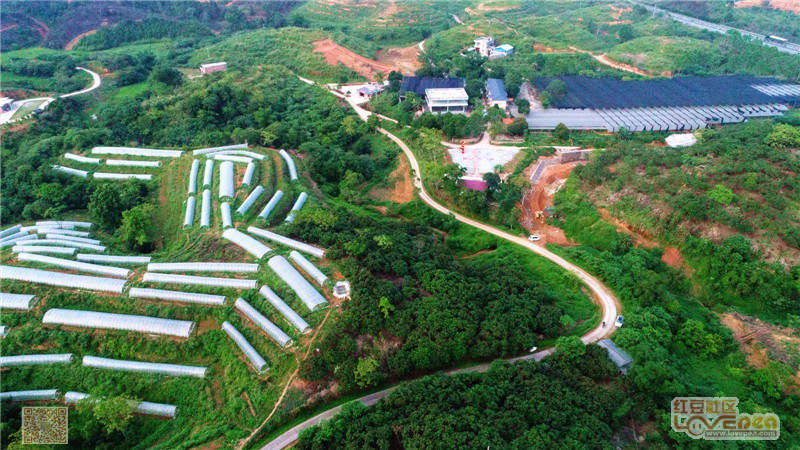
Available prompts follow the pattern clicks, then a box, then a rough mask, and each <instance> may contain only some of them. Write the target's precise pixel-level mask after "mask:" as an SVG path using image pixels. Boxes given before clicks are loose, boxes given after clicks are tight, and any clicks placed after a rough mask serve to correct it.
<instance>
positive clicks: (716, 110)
mask: <svg viewBox="0 0 800 450" xmlns="http://www.w3.org/2000/svg"><path fill="white" fill-rule="evenodd" d="M558 79H560V80H561V81H563V82H564V84H565V85H566V93H565V94H562V95H553V96H552V103H551V105H552V106H551V108H549V109H543V110H538V109H537V110H533V111H531V114H530V115H528V118H527V120H528V127H529V128H530V129H532V130H552V129H554V128H555V127H556V126H557V125H558V124H559V123H563V124H564V125H566V126H567V128H569V129H576V130H597V129H600V130H607V131H614V132H616V131H619V130H620V129H621V128H626V129H628V130H631V131H670V130H674V131H688V130H696V129H698V128H705V127H707V126H709V125H712V124H729V123H738V122H743V121H745V120H747V119H750V118H755V117H772V116H779V115H781V114H783V113H784V112H785V111H786V110H787V109H789V107H793V106H798V105H800V84H792V83H786V82H783V81H780V80H777V79H775V78H759V77H752V76H744V75H732V76H713V77H697V76H688V77H675V78H670V79H648V80H631V81H622V80H618V79H615V78H590V77H584V76H561V77H558ZM551 81H553V79H552V78H540V79H538V80H536V82H535V83H534V84H535V87H536V89H537V90H539V91H543V90H544V89H545V88H546V87H547V86H549V84H550V82H551Z"/></svg>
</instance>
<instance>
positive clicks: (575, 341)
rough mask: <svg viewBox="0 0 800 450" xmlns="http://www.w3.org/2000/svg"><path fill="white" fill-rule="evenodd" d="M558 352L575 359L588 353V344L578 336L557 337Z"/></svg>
mask: <svg viewBox="0 0 800 450" xmlns="http://www.w3.org/2000/svg"><path fill="white" fill-rule="evenodd" d="M556 353H559V354H561V355H565V356H566V357H567V358H569V359H572V360H575V359H578V358H580V357H581V356H583V354H584V353H586V345H585V344H584V343H583V341H581V338H579V337H578V336H561V337H560V338H558V339H556Z"/></svg>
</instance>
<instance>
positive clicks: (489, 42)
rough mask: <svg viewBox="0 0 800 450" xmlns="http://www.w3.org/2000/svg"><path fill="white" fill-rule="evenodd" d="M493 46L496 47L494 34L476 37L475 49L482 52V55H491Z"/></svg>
mask: <svg viewBox="0 0 800 450" xmlns="http://www.w3.org/2000/svg"><path fill="white" fill-rule="evenodd" d="M492 47H494V37H493V36H481V37H479V38H476V39H475V51H477V52H478V53H480V54H481V56H489V52H490V51H491V50H492Z"/></svg>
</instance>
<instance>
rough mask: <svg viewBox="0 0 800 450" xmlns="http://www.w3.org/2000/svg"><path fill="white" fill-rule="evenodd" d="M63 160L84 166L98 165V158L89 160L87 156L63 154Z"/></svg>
mask: <svg viewBox="0 0 800 450" xmlns="http://www.w3.org/2000/svg"><path fill="white" fill-rule="evenodd" d="M64 158H65V159H71V160H73V161H78V162H81V163H85V164H100V158H90V157H88V156H83V155H76V154H74V153H65V154H64Z"/></svg>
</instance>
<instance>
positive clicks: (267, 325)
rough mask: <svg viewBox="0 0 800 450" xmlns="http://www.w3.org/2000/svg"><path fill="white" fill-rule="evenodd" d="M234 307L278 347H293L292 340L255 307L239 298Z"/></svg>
mask: <svg viewBox="0 0 800 450" xmlns="http://www.w3.org/2000/svg"><path fill="white" fill-rule="evenodd" d="M233 306H234V307H235V308H236V309H238V310H239V311H240V312H241V313H242V314H244V315H245V316H246V317H247V318H248V319H250V320H252V321H253V323H255V324H256V325H258V326H259V327H260V328H261V329H262V330H264V332H265V333H267V334H268V335H269V337H271V338H272V339H273V340H274V341H275V342H277V343H278V345H280V346H281V347H284V348H285V347H291V346H292V338H290V337H289V335H287V334H286V333H284V332H283V330H281V329H280V328H278V326H277V325H275V324H274V323H272V321H271V320H269V319H267V318H266V317H264V315H263V314H261V313H260V312H258V310H257V309H255V308H253V305H251V304H250V303H247V301H246V300H245V299H243V298H241V297H239V298H237V299H236V303H234V305H233Z"/></svg>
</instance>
